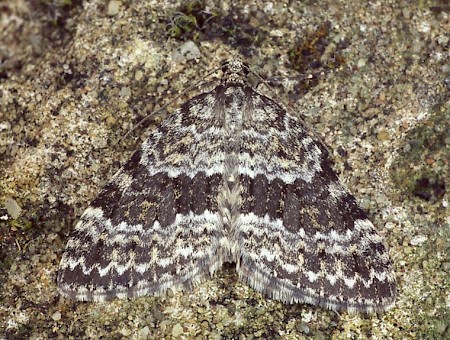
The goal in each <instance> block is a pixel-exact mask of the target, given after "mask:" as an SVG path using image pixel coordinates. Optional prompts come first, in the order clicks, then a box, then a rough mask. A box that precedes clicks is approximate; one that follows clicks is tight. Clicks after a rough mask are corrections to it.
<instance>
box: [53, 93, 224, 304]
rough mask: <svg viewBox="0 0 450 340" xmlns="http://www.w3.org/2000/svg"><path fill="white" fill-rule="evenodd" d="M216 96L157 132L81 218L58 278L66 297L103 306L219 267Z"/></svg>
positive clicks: (196, 101)
mask: <svg viewBox="0 0 450 340" xmlns="http://www.w3.org/2000/svg"><path fill="white" fill-rule="evenodd" d="M214 105H215V102H214V96H213V95H211V94H209V95H208V94H203V95H200V96H198V97H195V98H193V99H192V100H190V101H189V102H187V103H186V104H184V105H183V106H182V107H181V108H180V109H178V110H177V111H175V112H174V113H173V114H172V115H171V116H170V117H169V118H167V119H166V120H165V121H164V122H162V123H161V124H160V126H159V127H158V128H157V129H156V130H154V131H153V132H152V133H151V134H150V136H149V138H148V139H147V140H146V141H145V142H144V143H143V144H142V146H141V147H140V148H139V149H138V150H137V151H136V152H135V153H134V154H133V156H132V157H131V158H130V159H129V160H128V161H127V163H126V164H125V165H124V166H123V167H122V168H121V169H120V170H119V171H118V172H117V173H116V174H115V175H114V177H113V178H112V179H111V181H110V182H109V183H108V184H107V185H106V186H105V187H104V189H103V190H102V191H101V192H100V194H99V195H98V196H97V197H96V198H95V199H94V201H93V202H92V203H91V205H90V206H89V208H88V209H87V210H86V211H85V212H84V214H83V215H82V216H81V219H80V221H79V222H78V224H77V225H76V227H75V230H74V232H73V233H72V235H71V236H70V238H69V241H68V243H67V247H66V250H65V253H64V254H63V257H62V260H61V264H60V270H59V274H58V286H59V289H60V292H61V294H62V295H63V296H66V297H70V298H73V299H77V300H85V301H91V300H94V301H102V300H108V299H112V298H115V297H119V298H126V297H134V296H141V295H145V294H148V293H162V292H164V291H165V290H166V289H167V288H171V287H172V288H176V287H189V286H192V285H193V284H195V283H197V282H198V281H199V280H201V278H202V277H203V276H205V274H208V272H213V271H214V270H215V269H217V268H219V267H220V266H221V264H222V259H221V257H222V255H221V254H220V253H219V252H218V251H219V247H218V245H219V242H220V239H221V234H222V232H223V231H222V227H221V221H220V217H219V215H218V203H217V197H218V191H219V187H220V184H221V182H222V168H223V157H224V156H223V152H221V149H222V141H223V137H222V135H221V133H222V129H221V128H220V126H219V124H221V121H220V119H217V117H216V114H217V112H216V111H217V110H216V109H215V106H214Z"/></svg>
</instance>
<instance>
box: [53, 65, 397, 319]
mask: <svg viewBox="0 0 450 340" xmlns="http://www.w3.org/2000/svg"><path fill="white" fill-rule="evenodd" d="M223 71H224V76H223V78H222V81H221V83H220V85H218V86H217V87H216V88H215V89H214V90H213V91H211V92H209V93H206V94H203V95H200V96H197V97H195V98H193V99H191V100H189V101H188V102H186V103H185V104H184V105H183V106H182V107H181V108H180V109H179V110H177V111H175V112H174V113H173V114H172V115H171V116H170V117H169V118H168V119H167V120H165V121H164V122H163V123H161V125H160V126H159V127H158V128H157V129H156V130H155V131H154V132H152V133H151V134H150V137H149V138H148V139H147V141H146V142H145V143H144V144H143V145H142V146H141V148H140V149H139V150H138V151H137V152H136V153H135V154H134V155H133V156H132V157H131V159H130V160H129V161H128V162H127V163H126V164H125V165H124V167H123V168H122V169H121V170H120V171H119V172H118V173H117V174H116V175H115V176H114V177H113V178H112V180H111V181H110V183H109V184H108V185H107V186H106V187H105V188H104V189H103V190H102V191H101V193H100V194H99V195H98V196H97V198H96V199H95V200H94V201H93V202H92V204H91V206H90V207H89V208H88V209H87V210H86V211H85V213H84V214H83V215H82V217H81V219H80V221H79V222H78V224H77V226H76V227H75V231H74V233H73V234H72V236H71V237H70V239H69V241H68V244H67V247H66V251H65V253H64V255H63V257H62V260H61V265H60V271H59V275H58V285H59V288H60V291H61V293H62V295H63V296H66V297H70V298H74V299H78V300H95V301H101V300H106V299H111V298H114V297H119V298H125V297H134V296H140V295H144V294H147V293H162V292H164V291H165V290H167V289H168V288H182V287H190V286H193V285H195V284H196V283H198V282H199V281H200V280H201V279H202V278H203V277H204V276H206V275H207V274H212V273H214V271H216V270H217V269H218V268H220V267H221V265H222V263H223V262H236V264H237V271H238V273H239V275H240V277H241V278H243V279H244V280H245V281H246V282H247V283H248V284H249V285H250V286H252V287H253V288H255V289H256V290H258V291H260V292H262V293H264V294H266V295H268V296H270V297H272V298H274V299H276V300H280V301H283V302H287V303H292V302H306V303H310V304H314V305H319V306H323V307H326V308H329V309H333V310H348V311H361V312H374V311H383V310H386V309H388V308H389V307H390V306H391V305H392V304H393V303H394V299H395V294H396V291H395V290H396V285H395V277H394V271H393V267H392V263H391V260H390V258H389V255H388V251H387V249H386V247H385V246H384V245H383V242H382V239H381V237H380V236H379V235H378V233H377V232H376V231H375V229H374V227H373V225H372V223H371V222H370V221H369V220H368V219H367V216H366V214H365V213H364V212H363V211H362V210H361V209H360V208H359V207H358V205H357V203H356V201H355V198H354V197H353V196H352V195H351V194H350V193H349V192H348V190H347V189H346V188H345V187H344V186H343V185H342V184H341V183H340V181H339V179H338V177H337V175H336V174H335V172H334V171H333V169H332V166H331V162H330V159H329V158H328V155H327V151H326V149H325V147H323V145H322V144H321V143H320V141H318V140H314V139H313V138H312V137H310V135H309V134H308V133H307V132H306V130H305V128H304V126H303V125H302V123H301V122H300V121H299V120H298V119H297V118H295V117H293V116H291V115H290V114H288V113H287V112H286V111H285V110H284V109H283V108H281V107H280V106H279V105H278V104H276V103H275V102H274V101H272V100H271V99H269V98H267V97H266V96H263V95H261V94H259V93H257V92H256V91H255V90H254V89H252V88H251V87H250V86H249V85H248V84H247V82H246V75H247V73H248V67H247V66H246V65H245V64H243V63H242V62H240V61H239V60H232V61H230V62H228V63H226V64H225V65H224V68H223Z"/></svg>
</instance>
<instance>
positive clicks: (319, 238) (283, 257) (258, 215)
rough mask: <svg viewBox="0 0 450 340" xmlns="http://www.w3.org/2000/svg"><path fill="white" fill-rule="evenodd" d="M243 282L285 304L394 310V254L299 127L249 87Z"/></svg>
mask: <svg viewBox="0 0 450 340" xmlns="http://www.w3.org/2000/svg"><path fill="white" fill-rule="evenodd" d="M240 91H242V92H243V93H245V97H246V98H247V102H246V105H245V107H243V110H242V112H243V113H242V115H243V126H242V132H241V150H240V157H239V176H240V185H241V189H240V191H241V200H242V201H241V206H240V216H239V220H238V222H237V223H236V233H235V240H234V241H235V244H236V245H235V248H236V249H237V251H238V253H239V254H238V256H237V257H238V258H239V265H238V273H239V275H240V276H241V277H242V278H243V279H244V280H245V281H246V282H248V283H249V284H250V285H251V286H252V287H254V288H255V289H256V290H258V291H260V292H263V293H265V294H267V295H269V296H270V297H272V298H274V299H276V300H280V301H283V302H287V303H293V302H306V303H310V304H314V305H319V306H322V307H326V308H329V309H333V310H348V311H360V312H374V311H383V310H386V309H388V308H389V307H390V306H391V305H392V304H393V302H394V298H395V294H396V284H395V276H394V270H393V267H392V263H391V260H390V258H389V255H388V251H387V249H386V247H385V246H384V245H383V242H382V239H381V237H380V236H379V234H378V233H377V232H376V230H375V229H374V227H373V225H372V223H371V222H370V221H369V220H368V219H367V216H366V214H365V213H364V211H362V210H361V208H360V207H359V206H358V204H357V203H356V201H355V198H354V197H353V196H352V195H351V194H350V193H349V192H348V190H347V189H346V188H345V187H344V186H343V185H342V184H341V183H340V181H339V179H338V177H337V175H336V174H335V172H334V171H333V169H332V164H331V162H330V159H329V157H328V153H327V151H326V149H325V147H324V146H323V145H322V144H321V143H320V141H317V140H314V139H313V138H312V137H310V135H309V134H308V133H307V132H306V130H305V128H304V126H303V125H302V123H301V121H300V120H299V119H297V118H296V117H293V116H292V115H290V114H289V113H287V112H286V111H285V110H284V109H283V108H281V107H280V106H279V105H278V104H276V103H275V102H274V101H272V100H270V99H269V98H267V97H265V96H263V95H260V94H258V93H256V92H255V91H254V90H253V89H251V88H249V87H246V86H243V87H241V90H240Z"/></svg>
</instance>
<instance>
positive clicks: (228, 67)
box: [222, 58, 249, 83]
mask: <svg viewBox="0 0 450 340" xmlns="http://www.w3.org/2000/svg"><path fill="white" fill-rule="evenodd" d="M222 72H223V76H222V82H224V83H229V82H244V81H245V79H246V78H247V75H248V73H249V67H248V65H247V64H246V63H244V62H243V61H242V60H241V59H239V58H234V59H231V60H229V61H227V62H226V63H224V64H223V65H222Z"/></svg>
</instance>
